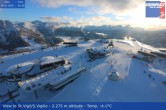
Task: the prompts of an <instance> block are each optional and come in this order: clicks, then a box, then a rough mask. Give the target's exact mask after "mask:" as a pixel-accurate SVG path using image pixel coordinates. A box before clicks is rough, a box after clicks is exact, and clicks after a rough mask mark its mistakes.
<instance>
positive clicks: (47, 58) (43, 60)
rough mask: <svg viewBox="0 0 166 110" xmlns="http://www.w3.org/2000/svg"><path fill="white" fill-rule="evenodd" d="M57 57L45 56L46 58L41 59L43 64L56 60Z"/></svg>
mask: <svg viewBox="0 0 166 110" xmlns="http://www.w3.org/2000/svg"><path fill="white" fill-rule="evenodd" d="M54 59H55V57H54V56H45V57H42V58H41V59H40V61H41V62H45V61H48V60H54Z"/></svg>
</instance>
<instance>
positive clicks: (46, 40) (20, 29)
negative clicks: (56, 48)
mask: <svg viewBox="0 0 166 110" xmlns="http://www.w3.org/2000/svg"><path fill="white" fill-rule="evenodd" d="M59 25H60V23H50V22H42V21H33V22H14V23H13V22H11V21H7V20H0V50H14V49H15V48H17V47H26V46H29V45H30V44H28V43H27V42H26V41H25V39H23V38H22V36H27V37H28V38H29V39H34V41H35V42H36V43H39V44H44V45H54V44H57V43H59V42H62V41H63V40H62V39H60V38H57V36H70V37H87V38H101V37H103V35H105V36H104V37H109V38H118V39H123V38H124V37H126V36H130V37H132V38H135V39H136V40H138V41H140V42H142V43H145V44H148V45H152V46H155V47H162V48H166V43H165V42H166V30H161V31H147V30H144V29H142V28H133V27H131V26H129V25H128V26H121V25H118V26H107V25H104V26H85V27H69V26H64V25H63V26H59ZM98 33H103V35H102V34H98Z"/></svg>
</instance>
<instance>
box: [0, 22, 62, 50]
mask: <svg viewBox="0 0 166 110" xmlns="http://www.w3.org/2000/svg"><path fill="white" fill-rule="evenodd" d="M52 31H53V30H52V28H51V27H50V25H47V24H45V23H43V22H39V21H34V22H32V23H31V22H24V23H12V22H10V21H7V20H0V49H1V50H14V49H16V48H18V47H27V46H31V45H32V44H30V42H31V40H33V42H34V45H35V43H36V45H50V44H56V43H59V42H61V41H62V40H61V39H58V38H55V36H54V34H52V33H53V32H52ZM24 36H27V39H25V37H24Z"/></svg>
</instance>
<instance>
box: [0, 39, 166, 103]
mask: <svg viewBox="0 0 166 110" xmlns="http://www.w3.org/2000/svg"><path fill="white" fill-rule="evenodd" d="M67 40H68V38H67ZM113 42H114V45H115V47H114V48H113V49H112V54H110V55H109V56H106V57H104V58H101V59H96V60H94V61H92V62H88V60H89V58H88V56H87V53H86V49H88V48H98V47H101V48H102V47H106V46H107V44H103V43H100V42H99V40H98V39H96V40H89V41H80V42H79V43H78V46H77V47H65V46H63V45H61V46H59V47H58V48H57V49H54V48H52V47H50V48H47V49H45V50H43V51H41V50H36V51H34V52H31V53H24V54H17V55H11V56H5V57H3V58H2V60H3V61H4V63H2V64H0V72H2V73H3V74H5V71H6V69H7V68H10V67H11V66H12V65H16V64H19V63H23V62H27V61H33V60H36V59H40V58H42V57H44V56H56V55H57V56H61V57H63V58H65V59H67V60H69V61H70V62H71V63H72V64H75V65H80V66H82V67H85V68H86V72H85V73H83V74H82V75H81V76H80V77H79V78H77V79H76V80H74V81H72V82H71V83H69V84H68V85H66V86H65V87H62V88H61V89H59V90H56V91H54V92H51V91H48V90H45V89H44V88H40V89H38V90H37V91H36V92H37V97H36V96H35V95H34V93H33V92H31V93H26V92H24V91H23V90H22V89H21V88H20V89H19V92H20V95H19V96H18V97H17V98H16V99H15V100H16V101H17V100H19V101H22V102H30V101H34V102H38V101H48V102H50V101H51V102H85V101H86V102H103V101H104V102H165V101H166V85H164V84H163V81H166V60H164V59H162V62H159V59H155V61H154V63H147V62H143V61H141V60H137V59H133V58H131V57H129V55H128V54H130V53H135V52H136V51H137V50H139V49H140V48H141V47H140V46H139V45H138V44H137V43H136V42H134V41H133V42H131V41H122V40H121V41H119V40H113ZM113 71H118V72H119V73H120V75H121V76H122V79H121V80H119V81H112V80H110V79H108V74H109V73H111V72H113ZM0 83H1V85H7V84H8V83H9V82H0ZM0 94H2V93H1V92H0Z"/></svg>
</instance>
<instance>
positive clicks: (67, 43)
mask: <svg viewBox="0 0 166 110" xmlns="http://www.w3.org/2000/svg"><path fill="white" fill-rule="evenodd" d="M63 44H65V45H66V47H71V46H77V44H78V42H64V43H63Z"/></svg>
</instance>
